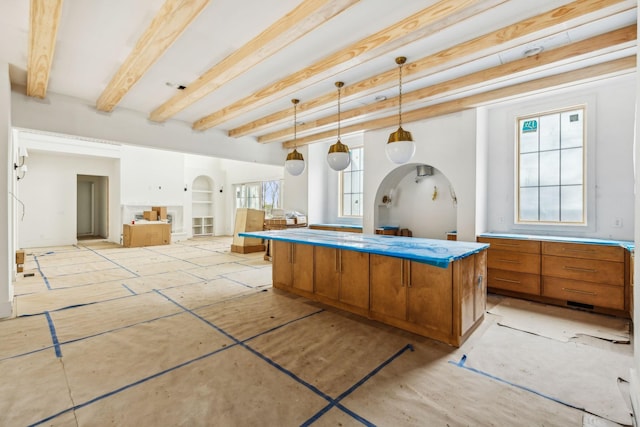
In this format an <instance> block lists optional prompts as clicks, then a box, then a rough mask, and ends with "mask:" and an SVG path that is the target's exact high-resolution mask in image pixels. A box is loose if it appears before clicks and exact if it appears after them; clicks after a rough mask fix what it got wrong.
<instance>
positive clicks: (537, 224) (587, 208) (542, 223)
mask: <svg viewBox="0 0 640 427" xmlns="http://www.w3.org/2000/svg"><path fill="white" fill-rule="evenodd" d="M591 109H592V108H589V106H588V105H587V103H580V104H574V105H570V106H564V107H560V108H553V109H546V110H545V109H541V110H538V112H532V113H528V114H520V115H516V116H515V117H514V119H515V144H514V158H515V162H514V165H515V170H514V180H513V182H514V195H515V197H514V225H515V226H516V227H518V226H519V227H532V228H535V229H541V228H544V227H549V228H550V229H558V228H559V227H569V228H575V227H583V228H588V227H590V221H589V218H590V217H591V214H590V212H591V211H592V206H591V204H592V198H591V197H590V196H591V189H590V187H589V185H588V183H589V182H588V178H589V175H590V174H592V173H593V172H592V168H593V166H594V165H593V164H592V162H591V161H590V156H589V155H588V151H589V149H588V147H589V145H590V142H589V141H590V138H589V134H590V133H591V129H590V123H589V122H590V120H589V116H590V110H591ZM574 110H582V146H581V148H582V220H581V221H562V220H561V219H560V220H558V221H549V220H523V219H521V214H520V199H521V195H520V189H521V184H520V180H521V177H520V166H521V165H520V155H521V153H520V145H521V144H520V143H521V141H520V136H521V133H520V123H521V121H523V120H527V119H533V118H536V119H538V121H540V118H541V117H544V116H550V115H554V114H562V113H563V112H568V111H574ZM559 150H560V152H562V150H563V149H562V148H561V146H560V148H559ZM535 152H536V153H538V154H539V153H541V152H544V150H542V151H541V150H540V147H539V146H538V150H537V151H535ZM560 154H561V153H560ZM538 171H539V167H538ZM559 173H560V174H561V172H559ZM540 187H543V186H541V185H540V182H538V185H537V188H540ZM559 187H562V186H561V185H560V186H559ZM560 197H561V196H560ZM538 198H539V196H538Z"/></svg>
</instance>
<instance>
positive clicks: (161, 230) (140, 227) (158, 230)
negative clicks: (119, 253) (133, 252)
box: [122, 223, 171, 248]
mask: <svg viewBox="0 0 640 427" xmlns="http://www.w3.org/2000/svg"><path fill="white" fill-rule="evenodd" d="M170 243H171V224H167V223H157V224H124V225H123V226H122V246H124V247H125V248H139V247H142V246H158V245H168V244H170Z"/></svg>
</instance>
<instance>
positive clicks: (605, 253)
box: [542, 242, 624, 262]
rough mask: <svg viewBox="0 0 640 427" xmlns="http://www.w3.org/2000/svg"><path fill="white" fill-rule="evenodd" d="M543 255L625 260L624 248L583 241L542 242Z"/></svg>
mask: <svg viewBox="0 0 640 427" xmlns="http://www.w3.org/2000/svg"><path fill="white" fill-rule="evenodd" d="M542 254H543V255H559V256H564V257H571V258H584V259H599V260H603V261H615V262H624V248H621V247H619V246H603V245H587V244H582V243H559V242H542Z"/></svg>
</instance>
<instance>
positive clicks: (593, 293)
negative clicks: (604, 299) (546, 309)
mask: <svg viewBox="0 0 640 427" xmlns="http://www.w3.org/2000/svg"><path fill="white" fill-rule="evenodd" d="M562 290H563V291H566V292H573V293H574V294H583V295H592V296H594V297H595V296H596V295H598V294H596V293H595V292H589V291H582V290H580V289H571V288H562Z"/></svg>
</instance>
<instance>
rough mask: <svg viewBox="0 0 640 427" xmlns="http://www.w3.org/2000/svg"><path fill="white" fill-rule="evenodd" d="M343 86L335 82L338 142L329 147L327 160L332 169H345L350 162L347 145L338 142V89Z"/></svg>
mask: <svg viewBox="0 0 640 427" xmlns="http://www.w3.org/2000/svg"><path fill="white" fill-rule="evenodd" d="M342 86H344V83H342V82H336V87H337V88H338V142H336V143H335V144H333V145H332V146H331V147H329V153H328V154H327V162H328V163H329V167H330V168H331V169H333V170H334V171H341V170H345V169H346V168H347V167H348V166H349V164H350V163H351V153H350V152H349V147H347V146H346V145H345V144H343V143H342V142H340V89H341V88H342Z"/></svg>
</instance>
